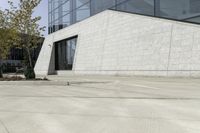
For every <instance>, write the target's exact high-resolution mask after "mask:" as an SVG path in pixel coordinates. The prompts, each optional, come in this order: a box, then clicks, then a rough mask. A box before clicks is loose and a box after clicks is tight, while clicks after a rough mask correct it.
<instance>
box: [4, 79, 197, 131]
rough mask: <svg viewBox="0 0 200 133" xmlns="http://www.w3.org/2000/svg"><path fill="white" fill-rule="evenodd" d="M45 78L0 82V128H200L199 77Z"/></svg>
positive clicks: (38, 129) (5, 129)
mask: <svg viewBox="0 0 200 133" xmlns="http://www.w3.org/2000/svg"><path fill="white" fill-rule="evenodd" d="M49 78H50V79H51V80H52V81H50V82H48V81H46V82H41V81H37V82H28V81H27V82H0V133H200V79H175V78H150V77H149V78H144V77H109V76H107V77H105V76H69V77H58V76H50V77H49ZM67 81H69V84H70V86H68V83H67Z"/></svg>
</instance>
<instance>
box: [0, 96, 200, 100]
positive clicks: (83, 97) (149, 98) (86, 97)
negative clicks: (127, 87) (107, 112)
mask: <svg viewBox="0 0 200 133" xmlns="http://www.w3.org/2000/svg"><path fill="white" fill-rule="evenodd" d="M6 97H8V98H80V99H122V100H123V99H130V100H200V98H187V97H186V98H183V97H177V98H176V97H112V96H111V97H108V96H95V97H94V96H31V95H30V96H28V95H26V96H17V95H4V96H3V95H2V96H0V98H6Z"/></svg>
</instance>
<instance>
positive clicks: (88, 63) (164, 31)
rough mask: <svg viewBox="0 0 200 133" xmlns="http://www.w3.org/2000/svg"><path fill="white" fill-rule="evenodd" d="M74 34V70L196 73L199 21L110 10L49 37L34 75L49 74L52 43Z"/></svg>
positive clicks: (198, 67)
mask: <svg viewBox="0 0 200 133" xmlns="http://www.w3.org/2000/svg"><path fill="white" fill-rule="evenodd" d="M74 35H78V43H77V49H76V54H75V61H74V68H73V71H74V72H75V74H110V75H146V76H187V77H188V76H195V77H199V76H200V26H199V25H195V24H188V23H182V22H177V21H171V20H166V19H159V18H154V17H147V16H141V15H136V14H130V13H124V12H117V11H111V10H107V11H104V12H102V13H99V14H97V15H95V16H92V17H90V18H88V19H86V20H84V21H81V22H79V23H76V24H74V25H72V26H69V27H67V28H65V29H62V30H60V31H57V32H55V33H53V34H51V35H49V36H48V37H47V38H46V40H45V42H44V46H43V48H42V51H41V54H40V56H39V59H38V61H37V64H36V68H35V70H36V74H37V75H40V74H47V73H53V72H54V66H55V65H54V54H53V42H56V41H59V40H63V39H66V38H69V37H72V36H74ZM49 44H50V45H51V47H50V46H49ZM51 57H52V59H51V60H50V58H51Z"/></svg>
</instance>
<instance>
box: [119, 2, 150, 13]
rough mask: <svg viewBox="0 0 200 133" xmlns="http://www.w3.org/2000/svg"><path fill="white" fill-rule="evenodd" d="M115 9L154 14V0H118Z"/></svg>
mask: <svg viewBox="0 0 200 133" xmlns="http://www.w3.org/2000/svg"><path fill="white" fill-rule="evenodd" d="M118 3H119V4H118V5H117V7H116V9H117V10H121V11H127V12H133V13H140V14H146V15H154V0H118Z"/></svg>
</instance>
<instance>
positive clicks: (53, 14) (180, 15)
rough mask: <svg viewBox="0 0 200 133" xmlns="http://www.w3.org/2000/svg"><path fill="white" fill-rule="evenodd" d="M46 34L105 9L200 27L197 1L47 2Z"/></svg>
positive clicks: (62, 0) (54, 0)
mask: <svg viewBox="0 0 200 133" xmlns="http://www.w3.org/2000/svg"><path fill="white" fill-rule="evenodd" d="M48 4H49V33H53V32H55V31H57V30H59V29H62V28H64V27H67V26H69V25H71V24H74V23H76V22H79V21H81V20H83V19H86V18H88V17H90V16H92V15H95V14H97V13H99V12H101V11H104V10H106V9H113V10H119V11H125V12H131V13H138V14H143V15H150V16H156V17H162V18H167V19H175V20H180V21H185V22H194V23H200V8H199V7H200V0H49V2H48Z"/></svg>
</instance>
